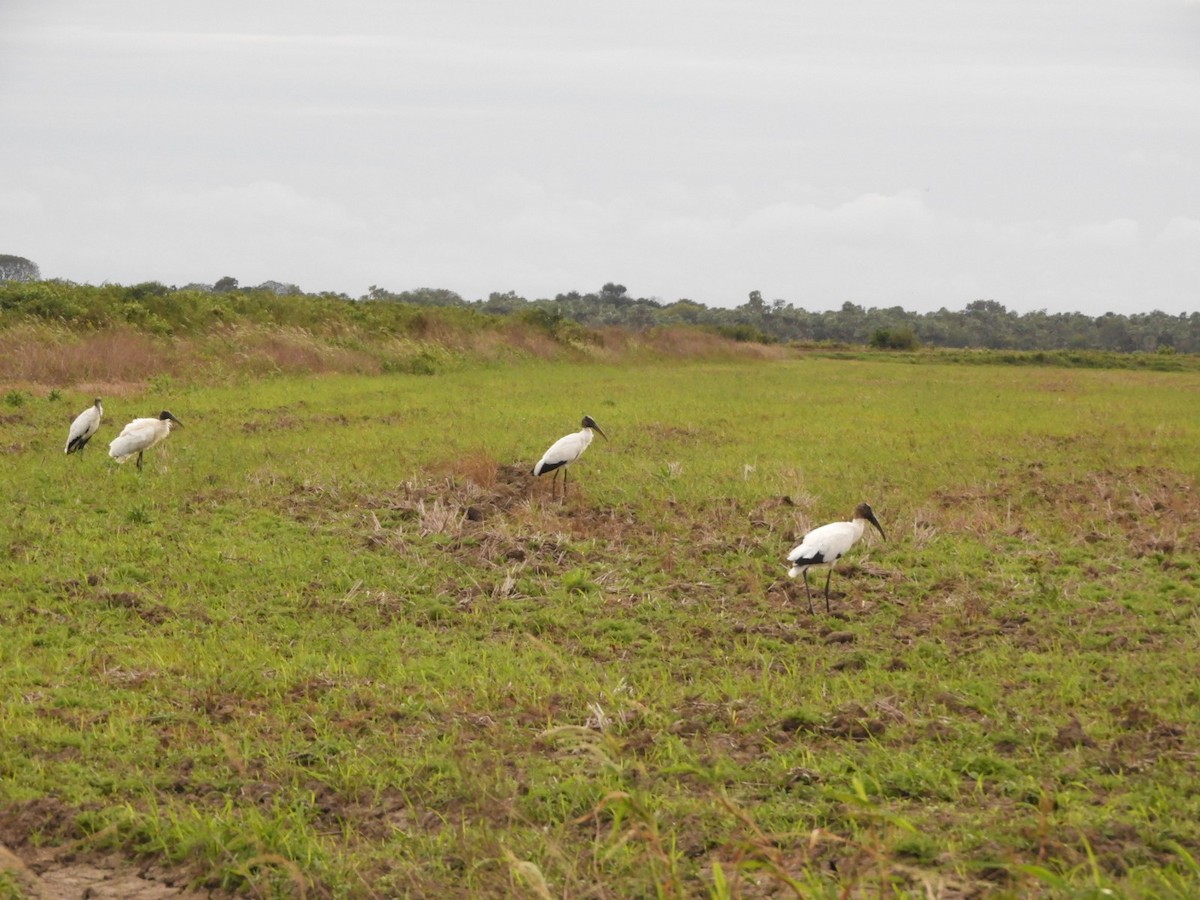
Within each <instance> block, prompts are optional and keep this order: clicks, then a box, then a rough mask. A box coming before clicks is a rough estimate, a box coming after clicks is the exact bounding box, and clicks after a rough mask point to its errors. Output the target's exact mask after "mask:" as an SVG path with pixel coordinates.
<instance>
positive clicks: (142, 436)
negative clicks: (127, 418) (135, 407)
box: [108, 409, 183, 469]
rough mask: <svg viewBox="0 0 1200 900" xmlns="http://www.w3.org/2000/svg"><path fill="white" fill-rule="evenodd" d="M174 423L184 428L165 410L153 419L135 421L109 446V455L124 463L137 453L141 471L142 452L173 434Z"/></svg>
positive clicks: (122, 430) (138, 465)
mask: <svg viewBox="0 0 1200 900" xmlns="http://www.w3.org/2000/svg"><path fill="white" fill-rule="evenodd" d="M172 422H174V423H175V424H176V425H178V426H179V427H180V428H182V427H183V423H182V422H180V421H179V420H178V419H177V418H175V417H174V416H173V415H171V414H170V413H169V412H167V410H165V409H164V410H163V411H162V412H160V413H159V414H158V415H157V416H155V417H153V418H149V419H134V420H133V421H132V422H130V423H129V424H128V425H126V426H125V427H124V428H123V429H121V433H120V434H118V435H117V436H116V437H115V438H113V440H112V443H111V444H109V445H108V455H109V456H111V457H112V458H113V459H115V460H116V461H117V462H119V463H123V462H125V460H127V459H129V457H131V456H133V454H135V453H136V454H137V467H138V468H139V469H141V467H142V452H143V451H145V450H149V449H150V448H151V447H153V446H154V445H155V444H157V443H158V442H159V441H161V440H163V439H165V438H166V436H167V435H169V434H170V433H171V423H172Z"/></svg>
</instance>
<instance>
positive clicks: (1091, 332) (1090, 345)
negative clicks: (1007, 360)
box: [364, 282, 1200, 353]
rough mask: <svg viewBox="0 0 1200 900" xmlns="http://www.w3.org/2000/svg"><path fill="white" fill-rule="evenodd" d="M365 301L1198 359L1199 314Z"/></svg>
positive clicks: (584, 297)
mask: <svg viewBox="0 0 1200 900" xmlns="http://www.w3.org/2000/svg"><path fill="white" fill-rule="evenodd" d="M364 299H366V300H379V301H398V302H403V303H411V304H416V305H422V306H463V307H471V308H475V309H479V310H481V311H483V312H485V313H491V314H496V315H508V314H514V313H515V314H525V315H529V314H531V313H532V314H541V315H544V316H546V317H548V318H549V319H550V320H557V319H565V320H568V321H571V322H576V323H578V324H580V325H585V326H590V327H595V326H604V325H616V326H621V327H625V328H632V329H639V330H640V329H646V328H654V327H662V326H675V325H693V326H701V327H707V328H711V329H714V330H717V331H719V332H720V333H722V334H724V335H726V336H727V337H731V338H734V339H735V340H750V341H762V342H776V341H778V342H792V341H795V342H801V343H835V344H853V345H867V346H873V347H877V348H880V349H890V350H911V349H916V348H917V347H920V346H928V347H947V348H985V349H993V350H1108V351H1115V352H1120V353H1133V352H1151V353H1153V352H1162V353H1172V352H1179V353H1200V312H1194V313H1191V314H1180V315H1170V314H1168V313H1165V312H1161V311H1158V310H1155V311H1153V312H1148V313H1137V314H1134V315H1129V316H1126V315H1119V314H1116V313H1105V314H1104V315H1102V316H1088V315H1085V314H1083V313H1048V312H1046V311H1045V310H1038V311H1036V312H1031V313H1024V314H1021V313H1017V312H1014V311H1011V310H1008V309H1006V308H1005V307H1004V305H1003V304H1001V303H998V302H997V301H995V300H974V301H971V302H970V303H968V304H967V305H966V306H965V307H964V308H963V309H961V310H948V309H945V308H942V309H939V310H937V311H936V312H928V313H916V312H909V311H908V310H906V309H903V308H902V307H899V306H892V307H886V308H880V307H863V306H860V305H858V304H856V303H850V302H846V303H843V304H842V306H841V307H840V308H839V309H835V310H825V311H809V310H806V309H803V308H802V307H797V306H795V305H794V304H792V303H788V302H786V301H784V300H774V301H772V302H770V303H768V302H766V301H764V300H763V298H762V295H761V293H760V292H758V291H751V292H750V295H749V298H748V299H747V301H746V302H745V303H743V304H741V305H740V306H735V307H732V308H722V307H709V306H705V305H704V304H702V303H697V302H696V301H694V300H687V299H682V300H676V301H675V302H673V303H663V302H661V301H660V300H657V299H652V298H646V297H634V296H631V295H630V294H629V292H628V290H627V289H626V288H625V286H624V285H621V284H616V283H613V282H610V283H608V284H605V285H604V286H603V287H602V288H601V289H600V290H599V291H596V292H593V293H587V294H580V293H578V292H576V291H572V292H570V293H565V294H558V295H556V296H555V297H554V298H553V299H540V300H528V299H526V298H524V297H521V296H519V295H517V294H515V293H513V292H511V291H510V292H508V293H503V294H501V293H493V294H490V295H489V296H488V298H487V299H486V300H477V301H469V300H464V299H463V298H462V297H460V296H459V295H457V294H455V293H454V292H452V291H445V290H429V289H423V290H417V291H405V292H402V293H391V292H389V291H386V290H384V289H382V288H378V287H372V288H371V289H370V290H369V291H368V293H367V295H366V296H365V298H364Z"/></svg>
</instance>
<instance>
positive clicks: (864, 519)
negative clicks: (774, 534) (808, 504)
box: [787, 503, 887, 613]
mask: <svg viewBox="0 0 1200 900" xmlns="http://www.w3.org/2000/svg"><path fill="white" fill-rule="evenodd" d="M868 522H870V523H871V524H872V525H874V526H875V528H876V530H878V531H879V534H880V535H881V536H882V537H883V538H884V539H885V540H886V539H887V535H886V534H884V533H883V526H882V525H880V524H879V520H878V519H876V518H875V511H874V510H873V509H871V507H870V506H869V505H868V504H866V503H860V504H858V506H857V507H856V508H855V510H854V518H852V519H851V520H850V521H849V522H830V523H829V524H828V525H822V526H821V527H820V528H814V529H813V530H812V531H810V532H809V533H808V534H806V535H804V538H803V539H802V540H801V541H800V543H799V544H798V545H797V546H796V547H794V548H793V549H792V552H791V553H789V554H788V555H787V561H788V563H789V566H790V568H789V569H788V576H789V577H791V578H795V577H796V576H797V575H803V576H804V593H805V594H806V595H807V596H808V611H809V612H810V613H811V612H812V611H813V608H812V592H811V591H810V590H809V587H808V570H809V568H810V567H812V566H829V572H828V574H826V576H825V612H829V579H830V578H831V577H832V576H833V565H834V563H836V562H837V561H838V560H839V559H841V558H842V556H843V555H844V554H845V553H846V551H848V550H849V549H850V548H851V547H853V546H854V544H855V543H856V542H857V541H858V539H859V538H860V537H862V535H863V530H864V529H865V528H866V527H867V523H868Z"/></svg>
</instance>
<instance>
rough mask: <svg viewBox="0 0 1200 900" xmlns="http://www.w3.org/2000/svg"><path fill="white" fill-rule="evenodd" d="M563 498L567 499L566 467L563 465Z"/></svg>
mask: <svg viewBox="0 0 1200 900" xmlns="http://www.w3.org/2000/svg"><path fill="white" fill-rule="evenodd" d="M563 499H564V500H566V499H567V467H566V466H563Z"/></svg>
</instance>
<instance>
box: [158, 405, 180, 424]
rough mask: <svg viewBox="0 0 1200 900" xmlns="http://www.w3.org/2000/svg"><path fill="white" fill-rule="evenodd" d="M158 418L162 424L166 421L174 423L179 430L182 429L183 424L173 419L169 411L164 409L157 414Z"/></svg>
mask: <svg viewBox="0 0 1200 900" xmlns="http://www.w3.org/2000/svg"><path fill="white" fill-rule="evenodd" d="M158 417H159V418H160V419H162V420H163V421H164V422H167V421H170V422H174V423H175V424H176V425H178V426H179V427H180V428H182V427H183V423H182V422H180V421H179V420H178V419H177V418H175V417H174V416H173V415H171V413H170V411H169V410H165V409H164V410H163V411H162V412H160V413H159V414H158Z"/></svg>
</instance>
